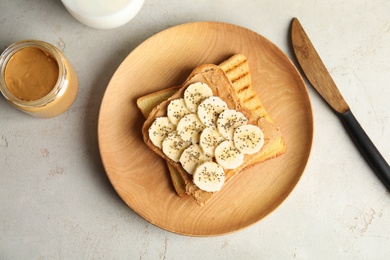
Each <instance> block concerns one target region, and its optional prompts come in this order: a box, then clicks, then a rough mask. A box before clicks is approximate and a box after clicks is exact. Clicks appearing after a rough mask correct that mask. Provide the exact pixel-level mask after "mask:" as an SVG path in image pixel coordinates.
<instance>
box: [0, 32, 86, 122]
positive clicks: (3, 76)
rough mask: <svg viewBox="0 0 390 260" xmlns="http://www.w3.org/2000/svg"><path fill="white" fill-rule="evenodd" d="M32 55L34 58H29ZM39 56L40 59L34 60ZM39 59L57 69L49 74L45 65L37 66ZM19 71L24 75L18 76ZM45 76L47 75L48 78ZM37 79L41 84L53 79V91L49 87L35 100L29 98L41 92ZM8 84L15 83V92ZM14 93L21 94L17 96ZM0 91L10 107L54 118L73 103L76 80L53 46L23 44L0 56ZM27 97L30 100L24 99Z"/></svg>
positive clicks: (39, 42)
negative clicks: (17, 90)
mask: <svg viewBox="0 0 390 260" xmlns="http://www.w3.org/2000/svg"><path fill="white" fill-rule="evenodd" d="M33 52H34V55H32V54H31V55H30V53H33ZM40 52H41V56H43V57H41V58H37V57H38V56H39V53H40ZM37 53H38V55H36V54H37ZM23 56H28V57H23ZM45 57H46V58H47V61H45ZM13 58H14V60H13ZM39 59H40V60H43V62H44V63H45V62H51V63H52V64H57V65H58V69H57V68H56V67H55V68H54V69H53V70H48V69H47V67H45V66H46V65H44V66H40V64H39V62H40V61H38V60H39ZM53 60H54V63H53ZM34 61H36V62H38V64H37V63H34ZM17 62H21V64H17ZM21 69H24V70H25V71H26V73H22V72H21V71H20V70H21ZM27 71H28V73H27ZM53 71H54V72H53ZM57 71H58V76H57V74H56V73H57ZM34 73H35V74H37V75H34ZM49 73H50V74H51V75H48V74H49ZM30 74H32V75H30ZM38 74H39V75H38ZM18 77H19V78H18ZM37 77H41V78H42V80H43V81H45V84H46V78H54V81H53V83H52V84H53V87H51V86H50V89H48V90H47V92H48V93H45V94H43V96H42V97H39V98H35V97H32V94H33V93H34V91H35V92H37V91H38V89H41V86H40V85H39V84H41V83H37V82H40V81H39V79H38V80H37V79H36V78H37ZM56 78H57V79H56ZM55 79H56V80H55ZM10 82H16V83H17V85H18V88H13V87H12V88H11V83H10ZM20 82H22V83H20ZM33 83H34V84H33ZM48 84H50V83H48ZM15 89H19V90H20V91H21V93H19V94H20V95H18V94H17V92H16V91H15ZM0 91H1V93H2V94H3V96H4V97H5V98H6V99H7V101H8V102H9V103H10V104H11V105H12V106H14V107H16V108H17V109H19V110H21V111H23V112H25V113H27V114H29V115H32V116H35V117H41V118H49V117H55V116H58V115H60V114H62V113H63V112H65V111H66V110H67V109H68V108H69V107H70V106H71V105H72V104H73V102H74V100H75V99H76V97H77V92H78V77H77V73H76V71H75V69H74V68H73V66H72V65H71V64H70V63H69V61H68V60H67V59H66V57H65V56H64V55H63V53H62V52H61V51H60V50H59V49H57V48H56V47H55V46H53V45H51V44H49V43H46V42H42V41H37V40H25V41H20V42H16V43H14V44H12V45H11V46H9V47H8V48H7V49H6V50H5V51H4V52H3V53H2V54H1V56H0ZM39 91H41V90H39ZM22 92H23V93H22ZM30 94H31V97H32V98H28V96H29V95H30ZM34 96H35V94H34Z"/></svg>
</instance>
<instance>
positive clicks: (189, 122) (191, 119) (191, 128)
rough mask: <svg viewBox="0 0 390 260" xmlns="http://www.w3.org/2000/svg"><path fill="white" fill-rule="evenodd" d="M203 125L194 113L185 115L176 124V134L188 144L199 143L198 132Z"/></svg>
mask: <svg viewBox="0 0 390 260" xmlns="http://www.w3.org/2000/svg"><path fill="white" fill-rule="evenodd" d="M204 128H205V125H204V124H202V122H201V121H200V120H199V118H198V116H197V115H196V114H188V115H185V116H184V117H183V118H182V119H180V121H179V123H178V124H177V134H178V135H179V136H180V137H181V139H183V140H184V141H185V142H187V143H189V144H196V143H199V138H200V134H201V133H202V131H203V129H204Z"/></svg>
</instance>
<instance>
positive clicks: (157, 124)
mask: <svg viewBox="0 0 390 260" xmlns="http://www.w3.org/2000/svg"><path fill="white" fill-rule="evenodd" d="M175 128H176V126H175V125H174V124H172V123H171V121H169V119H168V117H157V118H156V119H155V120H154V122H153V123H152V125H151V126H150V127H149V130H148V131H149V139H150V141H152V143H153V144H154V145H155V146H157V147H158V148H160V149H161V147H162V142H163V140H164V139H165V137H166V136H167V135H168V134H169V133H170V132H172V131H174V130H175Z"/></svg>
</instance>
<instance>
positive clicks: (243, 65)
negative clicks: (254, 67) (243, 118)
mask: <svg viewBox="0 0 390 260" xmlns="http://www.w3.org/2000/svg"><path fill="white" fill-rule="evenodd" d="M219 67H221V68H222V70H223V71H225V73H226V75H227V77H228V78H229V80H230V82H232V84H233V86H234V88H235V89H236V91H237V93H238V96H239V98H240V101H241V103H243V104H245V105H246V107H247V108H248V109H250V110H252V111H254V113H255V114H256V115H258V116H259V117H262V118H264V119H265V120H267V121H268V122H270V123H271V124H274V121H273V120H272V118H271V117H270V116H269V115H268V113H267V111H266V110H265V108H264V106H263V104H262V103H261V101H260V99H259V97H258V96H257V94H256V92H255V91H254V90H253V88H252V78H251V75H250V70H249V63H248V61H247V59H246V57H245V56H244V55H241V54H236V55H234V56H232V57H231V58H230V59H228V60H226V61H224V62H222V63H221V64H220V65H219Z"/></svg>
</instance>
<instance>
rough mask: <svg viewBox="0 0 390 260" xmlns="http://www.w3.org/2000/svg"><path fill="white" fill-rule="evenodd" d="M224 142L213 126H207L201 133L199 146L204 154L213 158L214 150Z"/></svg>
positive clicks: (223, 138)
mask: <svg viewBox="0 0 390 260" xmlns="http://www.w3.org/2000/svg"><path fill="white" fill-rule="evenodd" d="M225 140H226V139H225V137H223V136H222V135H221V134H220V133H219V131H218V130H217V128H216V127H215V126H209V127H206V128H205V129H204V130H203V132H202V133H201V135H200V140H199V145H200V147H201V148H202V150H203V151H204V153H205V154H207V155H209V156H214V151H215V148H217V146H218V145H219V144H220V143H222V142H223V141H225Z"/></svg>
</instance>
